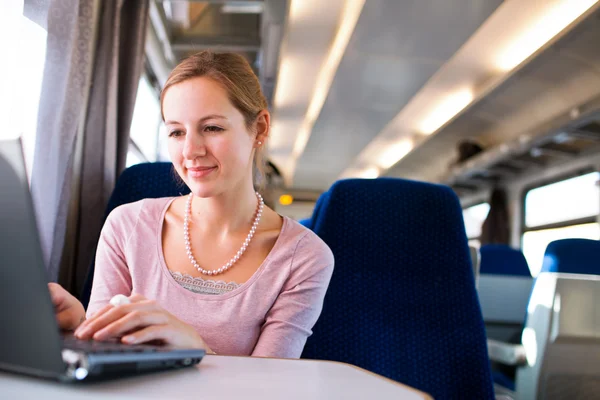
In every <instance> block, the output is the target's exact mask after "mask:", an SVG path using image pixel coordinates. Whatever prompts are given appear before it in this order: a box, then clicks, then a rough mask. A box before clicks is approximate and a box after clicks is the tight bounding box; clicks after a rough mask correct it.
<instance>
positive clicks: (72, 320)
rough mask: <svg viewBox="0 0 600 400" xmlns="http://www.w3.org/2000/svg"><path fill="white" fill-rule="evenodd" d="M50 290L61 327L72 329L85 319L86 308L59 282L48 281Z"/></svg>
mask: <svg viewBox="0 0 600 400" xmlns="http://www.w3.org/2000/svg"><path fill="white" fill-rule="evenodd" d="M48 290H49V291H50V297H51V298H52V303H53V304H54V313H55V314H56V320H57V321H58V326H59V327H60V329H62V330H66V331H72V330H75V329H76V328H77V327H78V326H79V325H81V323H82V322H83V321H85V310H84V308H83V304H81V302H80V301H79V300H77V299H76V298H75V297H74V296H72V295H71V294H70V293H69V292H67V291H66V290H65V289H64V288H63V287H62V286H60V285H59V284H57V283H52V282H50V283H48Z"/></svg>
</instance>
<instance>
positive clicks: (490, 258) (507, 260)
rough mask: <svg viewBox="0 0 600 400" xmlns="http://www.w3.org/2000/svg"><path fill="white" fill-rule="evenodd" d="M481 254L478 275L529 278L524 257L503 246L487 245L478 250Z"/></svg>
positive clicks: (529, 274)
mask: <svg viewBox="0 0 600 400" xmlns="http://www.w3.org/2000/svg"><path fill="white" fill-rule="evenodd" d="M479 252H480V254H481V264H480V267H479V273H480V274H487V275H510V276H525V277H531V272H530V271H529V266H528V264H527V260H526V259H525V256H524V255H523V253H522V252H521V251H520V250H515V249H513V248H512V247H509V246H507V245H504V244H487V245H484V246H481V249H479Z"/></svg>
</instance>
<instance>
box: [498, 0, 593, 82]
mask: <svg viewBox="0 0 600 400" xmlns="http://www.w3.org/2000/svg"><path fill="white" fill-rule="evenodd" d="M596 2H597V0H563V1H559V2H558V3H557V4H556V5H555V6H554V7H551V8H550V9H549V10H547V12H545V13H544V14H543V15H541V16H540V18H539V19H537V20H536V21H532V23H530V24H529V25H528V26H527V29H526V30H525V31H522V32H519V33H518V34H517V35H515V38H514V40H512V41H511V42H510V44H509V45H508V46H507V47H506V48H505V49H504V50H503V51H501V52H500V54H499V55H498V58H497V60H496V64H497V66H498V68H500V69H501V70H502V71H510V70H511V69H513V68H514V67H516V66H517V65H519V64H521V63H522V62H523V61H524V60H525V59H527V58H528V57H529V56H531V55H532V54H533V53H535V52H536V51H537V50H538V49H539V48H540V47H542V46H544V45H545V44H546V43H547V42H548V41H549V40H551V39H552V38H553V37H554V36H556V35H557V34H558V33H560V32H561V31H562V30H563V29H565V28H566V27H567V26H568V25H569V24H571V23H572V22H573V21H575V20H576V19H577V18H578V17H579V16H580V15H581V14H583V13H584V12H586V11H587V10H588V9H589V8H590V7H591V6H593V5H594V4H596Z"/></svg>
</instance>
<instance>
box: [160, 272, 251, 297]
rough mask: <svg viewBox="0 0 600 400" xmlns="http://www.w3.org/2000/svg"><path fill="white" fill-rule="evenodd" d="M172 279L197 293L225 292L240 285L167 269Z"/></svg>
mask: <svg viewBox="0 0 600 400" xmlns="http://www.w3.org/2000/svg"><path fill="white" fill-rule="evenodd" d="M169 272H170V273H171V276H172V277H173V279H175V280H176V281H177V283H179V284H180V285H181V286H183V287H184V288H186V289H188V290H190V291H192V292H194V293H198V294H214V295H219V294H225V293H228V292H231V291H232V290H235V289H237V288H239V287H240V286H241V285H239V284H237V283H235V282H229V283H226V282H224V281H213V280H205V279H202V278H195V277H193V276H190V275H187V274H182V273H181V272H173V271H169Z"/></svg>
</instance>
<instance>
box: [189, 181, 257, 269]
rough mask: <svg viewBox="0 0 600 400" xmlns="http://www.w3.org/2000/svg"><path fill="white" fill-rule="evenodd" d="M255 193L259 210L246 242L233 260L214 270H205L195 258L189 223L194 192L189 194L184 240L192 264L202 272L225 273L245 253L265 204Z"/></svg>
mask: <svg viewBox="0 0 600 400" xmlns="http://www.w3.org/2000/svg"><path fill="white" fill-rule="evenodd" d="M255 194H256V198H257V199H258V207H257V211H256V216H255V217H254V221H253V222H252V227H251V229H250V232H249V233H248V236H246V239H245V240H244V243H243V244H242V246H241V248H240V249H239V250H238V252H237V253H236V254H235V256H233V258H232V259H231V260H229V261H228V262H227V264H225V265H223V266H222V267H221V268H219V269H216V270H213V271H209V270H205V269H203V268H201V267H200V265H199V264H198V262H197V261H196V259H195V258H194V255H193V253H192V251H191V244H190V231H189V223H190V220H191V218H192V217H191V209H192V199H193V194H192V193H190V194H189V195H188V198H187V202H186V206H185V215H184V219H183V240H184V243H185V248H186V252H187V254H188V258H189V259H190V262H191V263H192V265H193V266H194V267H195V268H196V269H197V270H198V271H199V272H201V273H203V274H205V275H209V276H212V275H217V274H220V273H223V272H225V271H227V270H228V269H229V268H231V267H232V266H233V265H234V264H235V263H236V262H237V261H238V260H239V259H240V257H241V256H242V255H243V254H244V252H245V251H246V249H247V248H248V246H249V245H250V241H251V240H252V238H253V237H254V234H255V233H256V229H257V227H258V225H259V223H260V218H261V216H262V212H263V207H264V205H265V203H264V201H263V198H262V196H261V195H260V193H258V192H255Z"/></svg>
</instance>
